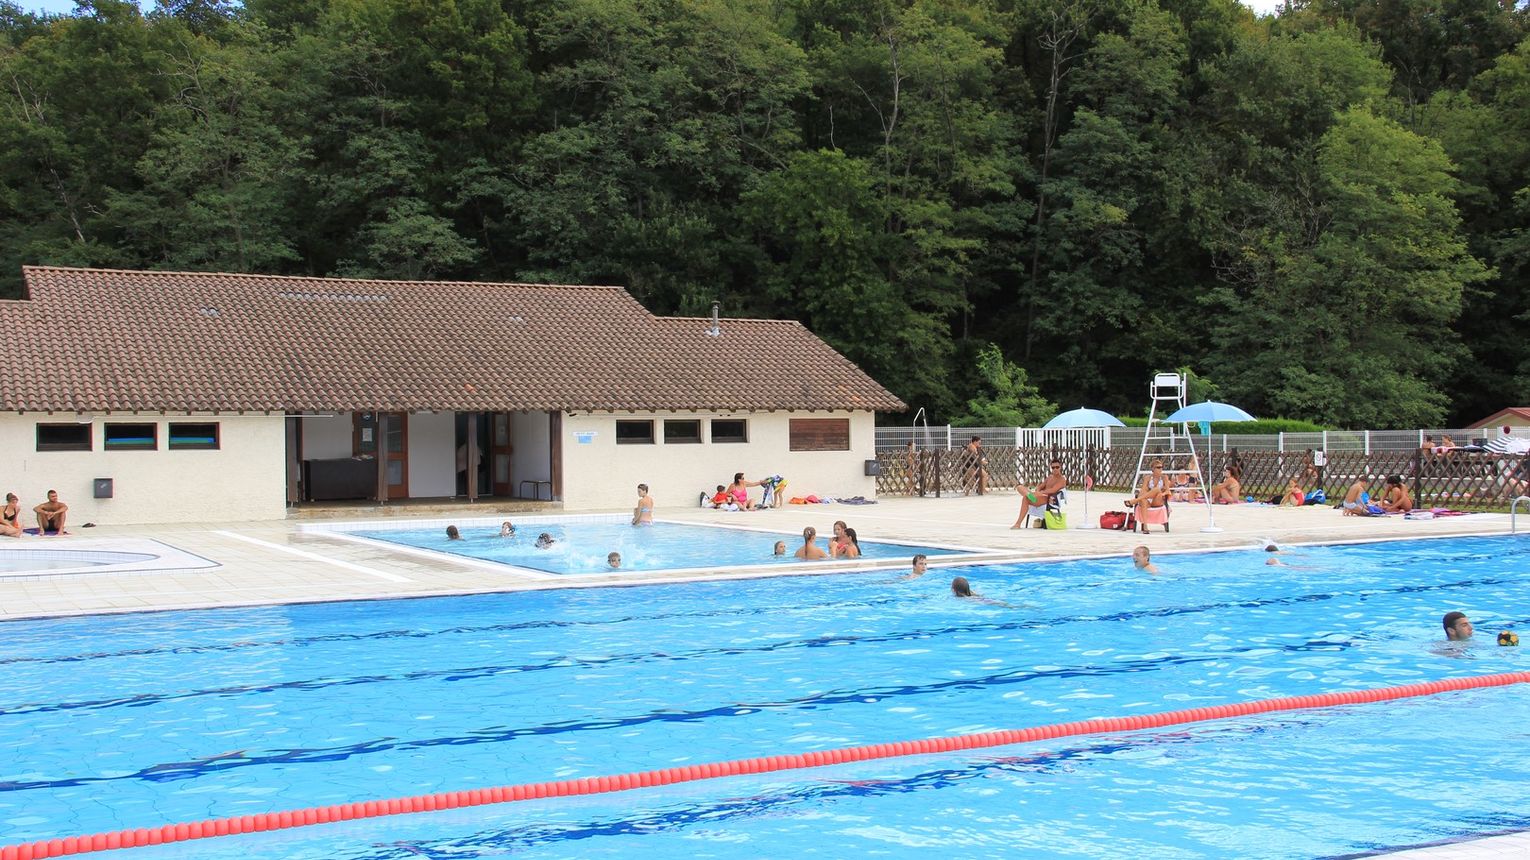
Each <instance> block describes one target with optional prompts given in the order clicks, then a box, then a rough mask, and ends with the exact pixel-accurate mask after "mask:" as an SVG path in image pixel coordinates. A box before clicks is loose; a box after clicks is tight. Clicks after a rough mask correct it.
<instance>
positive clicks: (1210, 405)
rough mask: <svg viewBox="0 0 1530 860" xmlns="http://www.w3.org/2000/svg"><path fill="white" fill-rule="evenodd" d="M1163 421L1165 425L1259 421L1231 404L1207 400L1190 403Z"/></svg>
mask: <svg viewBox="0 0 1530 860" xmlns="http://www.w3.org/2000/svg"><path fill="white" fill-rule="evenodd" d="M1163 420H1164V423H1165V424H1194V423H1196V422H1198V421H1257V420H1259V419H1257V418H1255V417H1254V416H1252V415H1250V414H1248V413H1247V412H1244V411H1243V410H1242V409H1239V408H1238V407H1236V406H1234V405H1232V404H1231V403H1218V402H1216V401H1215V400H1207V401H1206V402H1205V403H1192V404H1190V405H1189V406H1186V407H1185V408H1184V409H1181V410H1179V411H1178V412H1175V413H1174V414H1173V415H1170V416H1169V417H1167V418H1165V419H1163Z"/></svg>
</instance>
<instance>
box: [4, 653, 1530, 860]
mask: <svg viewBox="0 0 1530 860" xmlns="http://www.w3.org/2000/svg"><path fill="white" fill-rule="evenodd" d="M1525 683H1530V672H1504V673H1502V674H1497V675H1479V676H1476V677H1472V678H1447V679H1445V680H1442V681H1425V682H1422V683H1418V684H1404V685H1402V686H1397V687H1378V688H1375V689H1370V690H1345V691H1339V692H1333V693H1319V694H1316V695H1311V696H1291V697H1287V698H1280V699H1261V700H1258V701H1253V702H1232V703H1228V704H1222V705H1209V706H1207V707H1204V708H1189V709H1186V710H1181V711H1164V712H1160V713H1156V714H1135V715H1132V716H1127V717H1108V718H1099V719H1091V720H1081V721H1079V722H1073V723H1053V724H1050V725H1044V726H1035V727H1033V728H1028V729H1007V730H1003V731H996V732H983V733H980V734H975V735H956V736H954V737H940V738H925V739H923V740H916V741H898V742H895V743H886V744H873V745H871V746H859V747H841V748H839V749H831V750H815V751H813V752H808V753H797V754H793V755H776V756H765V757H763V758H749V759H734V760H732V761H721V762H709V763H706V764H697V765H682V766H680V767H667V768H662V769H660V770H649V771H643V772H641V773H624V774H617V775H615V776H594V777H580V778H578V779H566V780H558V781H554V782H535V783H523V784H520V785H509V786H500V787H498V788H475V789H471V790H468V791H447V792H442V793H439V794H423V795H416V796H414V797H396V798H392V799H389V800H367V801H359V802H356V803H341V804H336V805H334V806H319V807H310V808H308V809H296V810H289V811H286V812H266V813H261V814H258V815H242V816H239V817H237V818H213V819H208V820H206V821H191V822H183V823H180V824H166V825H164V826H162V827H141V828H138V829H136V830H115V831H112V832H110V833H95V834H91V835H89V836H70V837H68V838H66V839H48V840H44V841H39V842H26V843H21V844H17V845H6V846H4V847H0V860H41V858H46V857H63V856H68V855H72V854H85V853H88V852H92V851H107V850H112V849H116V848H134V847H137V846H140V845H166V844H170V843H174V842H187V841H190V840H192V839H206V838H209V837H213V836H231V835H235V834H240V833H258V832H261V831H266V830H286V829H289V828H293V827H307V826H309V825H312V824H329V823H331V822H335V821H349V820H351V819H356V818H375V817H378V816H383V815H405V814H408V813H413V812H433V811H435V810H438V809H460V808H462V807H465V806H485V805H488V804H494V803H514V802H516V801H521V800H540V799H543V798H548V797H573V796H577V795H584V794H603V793H606V792H613V791H628V790H630V789H635V788H653V787H656V786H661V785H674V784H676V783H682V782H695V781H697V780H703V779H718V778H721V777H728V776H742V775H747V774H758V773H773V772H776V771H784V770H798V769H803V768H812V767H824V766H827V765H835V764H847V763H850V762H860V761H872V760H875V759H884V758H899V757H903V756H916V755H930V754H932V753H948V752H960V751H963V750H974V749H983V748H985V747H997V746H1009V745H1011V744H1023V743H1034V742H1036V741H1044V740H1053V739H1055V738H1066V737H1075V736H1078V735H1091V734H1100V733H1106V732H1111V733H1114V732H1131V731H1141V730H1143V729H1158V728H1164V727H1167V726H1176V725H1184V724H1186V723H1201V722H1207V721H1209V720H1223V719H1228V718H1231V717H1246V716H1252V715H1254V714H1268V713H1275V712H1279V711H1303V710H1310V709H1313V708H1331V707H1341V706H1345V705H1361V704H1369V703H1372V702H1389V701H1394V700H1396V699H1409V698H1416V697H1419V696H1433V695H1437V694H1439V693H1448V692H1454V691H1457V690H1480V689H1486V688H1489V687H1506V686H1509V685H1512V684H1525Z"/></svg>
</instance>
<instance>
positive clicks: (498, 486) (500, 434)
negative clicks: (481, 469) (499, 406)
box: [489, 412, 515, 497]
mask: <svg viewBox="0 0 1530 860" xmlns="http://www.w3.org/2000/svg"><path fill="white" fill-rule="evenodd" d="M510 427H511V418H510V413H509V412H495V413H493V414H491V415H490V416H489V480H490V481H491V482H492V484H493V487H494V495H496V496H500V497H507V496H509V495H511V489H512V487H511V486H510V483H511V482H510V478H511V473H510V462H511V455H512V454H514V453H515V446H514V445H512V444H510V439H511V435H510Z"/></svg>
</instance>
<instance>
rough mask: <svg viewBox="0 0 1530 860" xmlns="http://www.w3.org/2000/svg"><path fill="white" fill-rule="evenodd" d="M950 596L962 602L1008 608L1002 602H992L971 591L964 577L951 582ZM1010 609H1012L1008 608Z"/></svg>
mask: <svg viewBox="0 0 1530 860" xmlns="http://www.w3.org/2000/svg"><path fill="white" fill-rule="evenodd" d="M951 595H952V596H953V597H960V598H962V599H964V600H975V601H977V602H978V603H987V604H990V605H993V606H1009V604H1008V603H1005V602H1004V601H1002V600H994V599H993V598H991V597H984V596H983V595H981V594H979V593H977V592H976V591H973V590H972V583H970V582H968V581H967V577H965V576H958V577H957V578H955V579H953V580H951ZM1010 608H1011V609H1013V608H1014V607H1012V606H1010Z"/></svg>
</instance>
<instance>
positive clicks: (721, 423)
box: [712, 418, 749, 445]
mask: <svg viewBox="0 0 1530 860" xmlns="http://www.w3.org/2000/svg"><path fill="white" fill-rule="evenodd" d="M748 441H749V422H748V421H745V420H744V419H742V418H713V419H712V444H714V445H715V444H718V443H720V442H748Z"/></svg>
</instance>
